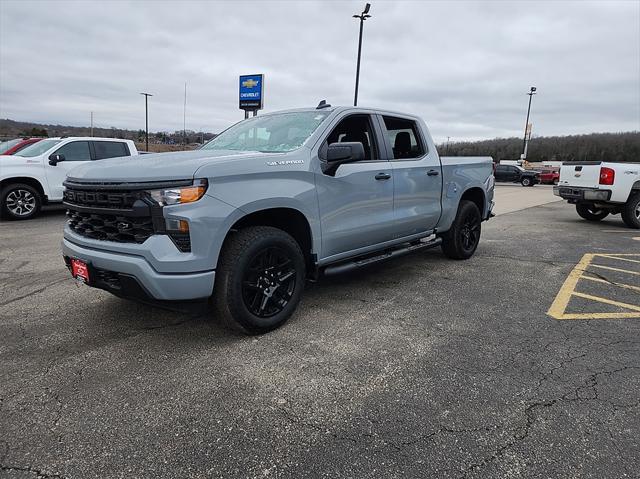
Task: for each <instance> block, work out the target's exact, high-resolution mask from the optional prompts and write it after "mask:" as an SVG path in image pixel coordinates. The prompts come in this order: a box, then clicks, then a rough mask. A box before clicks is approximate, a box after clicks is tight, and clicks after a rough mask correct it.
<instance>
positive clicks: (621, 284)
mask: <svg viewBox="0 0 640 479" xmlns="http://www.w3.org/2000/svg"><path fill="white" fill-rule="evenodd" d="M580 279H588V280H589V281H595V282H596V283H605V284H610V285H611V286H617V287H619V288H624V289H630V290H632V291H640V287H638V286H632V285H630V284H624V283H612V282H611V281H605V280H604V279H600V278H594V277H592V276H585V275H584V274H583V275H582V276H581V277H580Z"/></svg>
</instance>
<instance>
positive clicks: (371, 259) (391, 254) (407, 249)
mask: <svg viewBox="0 0 640 479" xmlns="http://www.w3.org/2000/svg"><path fill="white" fill-rule="evenodd" d="M425 239H426V238H425ZM441 244H442V238H439V237H436V238H430V239H428V240H426V241H425V240H420V241H418V242H417V243H411V244H410V245H408V246H404V247H400V248H396V249H391V250H385V251H384V252H383V253H381V254H377V255H375V256H366V257H360V258H359V259H355V260H352V261H349V262H346V263H339V264H336V265H335V266H327V267H326V268H324V271H323V273H324V275H325V276H330V275H334V274H342V273H346V272H347V271H353V270H354V269H358V268H362V267H364V266H369V265H371V264H374V263H379V262H381V261H387V260H389V259H392V258H398V257H400V256H404V255H405V254H409V253H413V252H414V251H418V250H423V249H430V248H435V247H436V246H440V245H441Z"/></svg>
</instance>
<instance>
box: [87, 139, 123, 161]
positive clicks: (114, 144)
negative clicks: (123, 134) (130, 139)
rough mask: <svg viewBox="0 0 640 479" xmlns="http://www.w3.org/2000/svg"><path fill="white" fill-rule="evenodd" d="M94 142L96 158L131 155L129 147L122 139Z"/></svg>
mask: <svg viewBox="0 0 640 479" xmlns="http://www.w3.org/2000/svg"><path fill="white" fill-rule="evenodd" d="M92 143H93V149H94V151H95V154H96V156H95V159H96V160H104V159H106V158H116V157H118V156H129V148H127V145H126V144H125V143H123V142H121V141H94V142H92Z"/></svg>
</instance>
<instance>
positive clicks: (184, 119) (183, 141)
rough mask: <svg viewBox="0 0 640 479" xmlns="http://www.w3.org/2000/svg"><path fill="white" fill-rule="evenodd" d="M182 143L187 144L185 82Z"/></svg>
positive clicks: (185, 85) (185, 90)
mask: <svg viewBox="0 0 640 479" xmlns="http://www.w3.org/2000/svg"><path fill="white" fill-rule="evenodd" d="M182 143H184V144H185V145H186V144H187V82H184V110H183V114H182Z"/></svg>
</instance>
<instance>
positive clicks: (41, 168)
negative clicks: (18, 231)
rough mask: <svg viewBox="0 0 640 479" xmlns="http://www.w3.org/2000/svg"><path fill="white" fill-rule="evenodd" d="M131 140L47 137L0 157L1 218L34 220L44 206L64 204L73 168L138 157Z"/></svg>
mask: <svg viewBox="0 0 640 479" xmlns="http://www.w3.org/2000/svg"><path fill="white" fill-rule="evenodd" d="M137 155H138V150H137V149H136V146H135V144H134V143H133V141H131V140H119V139H116V138H88V137H87V138H78V137H75V138H48V139H46V140H41V141H39V142H37V143H34V144H33V145H30V146H28V147H26V148H25V149H23V150H20V151H19V152H17V153H15V154H14V155H11V156H4V155H3V156H0V215H1V216H2V217H3V218H6V219H15V220H26V219H29V218H33V217H34V216H36V215H37V214H38V212H39V211H40V207H41V206H42V205H43V204H47V203H55V202H61V201H62V192H63V190H64V187H63V185H62V183H63V182H64V180H65V178H66V177H67V173H68V172H69V171H71V170H72V169H73V168H75V167H77V166H79V165H83V164H85V163H88V162H90V161H96V160H103V159H106V158H114V157H122V156H137Z"/></svg>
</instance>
